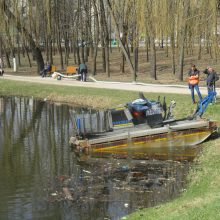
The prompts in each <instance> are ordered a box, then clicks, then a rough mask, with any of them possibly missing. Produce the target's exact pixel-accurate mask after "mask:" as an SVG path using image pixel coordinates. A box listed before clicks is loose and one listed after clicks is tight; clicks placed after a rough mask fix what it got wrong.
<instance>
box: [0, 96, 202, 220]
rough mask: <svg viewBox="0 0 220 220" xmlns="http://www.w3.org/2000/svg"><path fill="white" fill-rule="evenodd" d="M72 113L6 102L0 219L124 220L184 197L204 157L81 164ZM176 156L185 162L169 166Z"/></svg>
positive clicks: (0, 140)
mask: <svg viewBox="0 0 220 220" xmlns="http://www.w3.org/2000/svg"><path fill="white" fill-rule="evenodd" d="M70 109H71V107H69V106H67V105H57V104H52V103H48V102H43V101H38V100H35V99H32V98H18V97H1V98H0V196H1V200H0V219H13V220H16V219H19V220H20V219H45V220H47V219H53V220H54V219H76V220H87V219H88V220H93V219H94V220H97V219H100V220H101V219H118V218H120V217H122V216H125V215H127V214H129V213H131V212H133V211H135V210H137V209H141V208H144V207H150V206H155V205H157V204H159V203H161V202H164V201H168V200H170V199H172V198H175V197H176V196H177V195H179V193H180V192H182V191H183V190H184V187H185V177H186V175H187V172H188V169H189V165H190V162H188V161H187V160H186V159H187V157H188V158H189V160H192V159H193V158H194V157H195V156H196V154H197V152H198V149H187V148H184V149H178V150H177V149H173V150H171V149H167V150H164V149H163V150H161V149H159V152H160V154H161V159H163V160H158V159H160V158H158V155H160V154H158V155H157V158H156V159H155V158H151V157H149V159H148V160H131V159H129V158H128V159H124V160H119V159H114V158H105V159H104V158H90V159H89V160H88V161H86V162H79V161H78V160H77V157H76V156H75V154H74V152H72V150H71V148H70V147H69V143H68V142H69V138H70V136H71V134H72V121H71V117H70V113H69V112H70ZM150 152H151V154H150V155H151V156H152V155H154V154H152V151H150ZM166 152H167V154H166ZM172 152H173V155H176V154H177V152H178V155H179V156H180V157H179V158H182V157H181V155H184V157H183V158H184V160H179V161H176V160H170V159H173V158H174V159H175V157H174V156H173V155H172ZM164 158H165V159H166V160H164ZM168 159H169V160H168Z"/></svg>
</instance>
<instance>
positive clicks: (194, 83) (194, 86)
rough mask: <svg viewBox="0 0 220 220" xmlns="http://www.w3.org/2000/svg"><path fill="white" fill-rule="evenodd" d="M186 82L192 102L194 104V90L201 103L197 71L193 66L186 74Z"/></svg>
mask: <svg viewBox="0 0 220 220" xmlns="http://www.w3.org/2000/svg"><path fill="white" fill-rule="evenodd" d="M188 81H189V89H190V90H191V97H192V102H193V103H194V104H195V103H196V101H195V96H194V90H196V92H197V94H198V96H199V99H200V101H202V95H201V93H200V90H199V70H198V69H197V68H196V66H195V65H194V64H192V65H191V68H190V70H189V72H188Z"/></svg>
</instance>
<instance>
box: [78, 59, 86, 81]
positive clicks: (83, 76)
mask: <svg viewBox="0 0 220 220" xmlns="http://www.w3.org/2000/svg"><path fill="white" fill-rule="evenodd" d="M87 72H88V70H87V66H86V64H85V63H81V64H80V65H79V68H78V74H79V75H80V80H81V81H83V82H86V77H87Z"/></svg>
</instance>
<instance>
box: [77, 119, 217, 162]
mask: <svg viewBox="0 0 220 220" xmlns="http://www.w3.org/2000/svg"><path fill="white" fill-rule="evenodd" d="M187 123H188V126H187ZM187 123H182V129H181V123H179V124H177V125H171V126H169V125H168V126H165V127H161V128H155V129H149V128H148V129H145V128H144V127H142V128H141V129H136V130H133V131H130V130H128V131H126V132H122V133H121V134H112V135H111V134H110V135H106V136H105V135H104V136H101V137H99V138H94V139H88V140H82V141H79V142H78V144H77V145H76V144H75V146H76V150H78V152H84V153H85V154H87V155H90V156H96V157H108V156H114V157H118V158H127V157H128V156H129V157H132V158H140V159H143V158H146V157H147V156H148V155H149V152H152V149H153V152H154V154H155V153H159V152H160V151H161V149H166V152H168V151H169V149H172V148H183V147H186V146H187V147H190V148H193V147H194V146H196V145H198V144H200V143H202V142H203V141H205V140H206V139H207V138H208V137H209V136H210V135H211V134H212V133H213V132H214V131H215V130H216V128H217V126H216V123H214V122H208V121H195V122H187Z"/></svg>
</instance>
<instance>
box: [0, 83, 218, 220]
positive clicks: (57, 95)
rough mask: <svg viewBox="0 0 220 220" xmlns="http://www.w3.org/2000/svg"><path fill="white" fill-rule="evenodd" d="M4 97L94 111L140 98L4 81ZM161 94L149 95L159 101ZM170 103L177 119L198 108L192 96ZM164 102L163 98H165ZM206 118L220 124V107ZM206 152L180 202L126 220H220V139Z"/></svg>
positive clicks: (115, 92) (125, 93) (213, 107)
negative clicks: (83, 107)
mask: <svg viewBox="0 0 220 220" xmlns="http://www.w3.org/2000/svg"><path fill="white" fill-rule="evenodd" d="M0 95H3V96H11V95H13V96H14V95H15V96H29V97H30V96H33V97H36V98H39V99H47V100H51V101H58V102H63V103H69V104H71V105H77V106H82V105H84V106H89V107H94V108H107V107H114V106H118V105H120V104H123V103H126V102H128V101H131V100H133V99H135V98H137V97H138V93H137V92H128V91H121V90H107V89H93V88H84V87H82V88H79V87H67V86H66V87H65V86H55V85H42V84H36V83H24V82H16V81H9V80H0ZM158 95H161V94H155V93H151V94H146V93H145V96H146V97H147V98H149V99H154V100H156V99H157V97H158ZM166 97H167V103H169V101H170V100H172V99H175V100H176V102H177V106H176V108H175V111H174V115H175V116H176V118H181V117H185V116H188V115H189V114H190V113H192V112H193V110H194V108H195V106H193V105H192V104H191V98H190V96H189V95H174V94H166ZM161 98H163V97H162V96H161ZM204 117H208V118H210V119H214V120H218V121H220V104H219V103H217V104H214V105H210V106H209V107H208V109H207V111H206V113H205V114H204ZM203 146H204V150H203V152H202V153H201V155H200V156H199V158H197V161H196V163H195V166H194V167H193V168H192V170H191V171H190V174H189V176H188V187H187V190H186V191H185V192H184V193H183V194H181V195H180V197H179V198H177V199H175V200H173V201H171V202H168V203H165V204H161V205H159V206H156V207H153V208H147V209H143V210H140V211H138V212H135V213H133V214H131V215H130V216H126V217H124V218H123V219H129V220H138V219H157V220H158V219H178V220H180V219H186V220H188V219H190V220H191V219H195V220H200V219H204V220H205V219H210V220H211V219H220V138H217V139H215V140H210V141H208V142H206V143H203Z"/></svg>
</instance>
